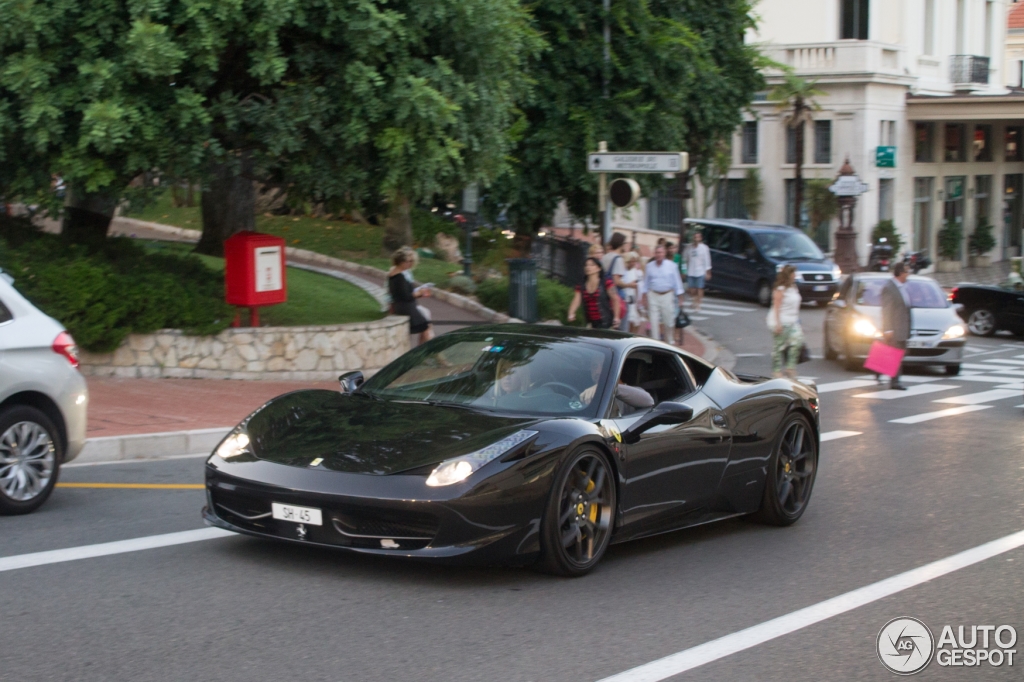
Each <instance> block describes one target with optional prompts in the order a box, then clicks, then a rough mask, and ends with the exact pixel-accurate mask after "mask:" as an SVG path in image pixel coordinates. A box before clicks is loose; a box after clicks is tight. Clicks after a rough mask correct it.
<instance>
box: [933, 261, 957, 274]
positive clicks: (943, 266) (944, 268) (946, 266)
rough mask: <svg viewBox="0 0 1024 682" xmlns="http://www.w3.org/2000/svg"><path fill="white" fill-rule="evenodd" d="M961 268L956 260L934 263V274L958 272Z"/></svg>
mask: <svg viewBox="0 0 1024 682" xmlns="http://www.w3.org/2000/svg"><path fill="white" fill-rule="evenodd" d="M961 269H962V266H961V264H960V261H958V260H940V261H938V262H937V263H935V271H936V272H960V270H961Z"/></svg>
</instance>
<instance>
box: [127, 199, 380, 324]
mask: <svg viewBox="0 0 1024 682" xmlns="http://www.w3.org/2000/svg"><path fill="white" fill-rule="evenodd" d="M178 210H185V209H178ZM188 210H197V209H188ZM145 220H152V218H145ZM153 222H158V221H153ZM169 224H174V223H169ZM182 227H187V225H182ZM142 243H143V245H144V246H145V248H146V249H147V250H150V251H154V252H162V253H172V254H181V255H184V254H187V253H189V252H190V251H191V250H192V247H191V246H190V245H188V244H180V243H175V242H154V241H147V242H142ZM199 259H200V260H201V261H203V263H205V264H206V266H207V267H208V268H210V269H211V270H214V271H216V272H223V271H224V259H223V258H214V257H212V256H199ZM287 278H288V302H287V303H282V304H280V305H274V306H267V307H265V308H260V323H261V324H262V325H268V326H272V327H291V326H305V325H323V324H345V323H347V322H366V321H369V320H379V319H381V318H382V317H384V313H382V312H381V311H380V304H378V303H377V301H376V299H374V298H373V297H372V296H370V295H369V294H368V293H366V292H365V291H363V290H362V289H360V288H359V287H357V286H355V285H353V284H349V283H348V282H345V281H343V280H340V279H335V278H333V277H328V276H326V275H321V274H318V273H315V272H309V271H307V270H300V269H298V268H288V272H287ZM245 314H246V313H244V312H243V323H244V322H245V321H246V320H247V318H246V317H245Z"/></svg>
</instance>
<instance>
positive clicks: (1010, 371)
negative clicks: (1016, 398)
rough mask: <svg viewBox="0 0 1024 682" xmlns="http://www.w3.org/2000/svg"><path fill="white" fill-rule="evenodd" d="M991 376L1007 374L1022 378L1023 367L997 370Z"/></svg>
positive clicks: (1023, 375) (1023, 373)
mask: <svg viewBox="0 0 1024 682" xmlns="http://www.w3.org/2000/svg"><path fill="white" fill-rule="evenodd" d="M992 374H1003V375H1006V374H1009V375H1010V376H1013V377H1024V367H1021V368H1020V369H997V370H996V371H994V372H992Z"/></svg>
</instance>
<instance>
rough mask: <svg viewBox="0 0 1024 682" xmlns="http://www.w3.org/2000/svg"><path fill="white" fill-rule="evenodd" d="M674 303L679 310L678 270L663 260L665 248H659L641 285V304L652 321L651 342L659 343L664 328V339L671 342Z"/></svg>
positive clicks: (681, 293) (681, 300) (673, 323)
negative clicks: (656, 341)
mask: <svg viewBox="0 0 1024 682" xmlns="http://www.w3.org/2000/svg"><path fill="white" fill-rule="evenodd" d="M677 299H678V302H679V305H680V306H682V305H683V280H682V278H681V277H680V276H679V268H678V267H677V266H676V264H675V263H673V262H672V261H670V260H666V259H665V247H664V246H659V247H658V248H656V249H655V250H654V260H652V261H650V262H649V263H648V264H647V268H646V269H645V270H644V278H643V280H641V282H640V301H641V304H642V305H643V306H644V307H645V308H647V316H648V318H649V319H650V321H651V338H653V339H656V340H659V341H660V340H661V339H662V338H663V337H662V327H664V338H665V339H666V340H668V341H669V342H671V340H672V329H673V327H674V326H675V319H674V318H675V310H676V305H675V303H676V300H677Z"/></svg>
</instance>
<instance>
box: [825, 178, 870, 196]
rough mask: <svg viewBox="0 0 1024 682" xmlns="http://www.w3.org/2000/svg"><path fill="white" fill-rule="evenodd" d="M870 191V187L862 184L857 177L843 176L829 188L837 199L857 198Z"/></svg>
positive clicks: (864, 183)
mask: <svg viewBox="0 0 1024 682" xmlns="http://www.w3.org/2000/svg"><path fill="white" fill-rule="evenodd" d="M868 189H870V185H868V184H867V183H866V182H861V181H860V178H858V177H857V176H856V175H841V176H839V178H838V179H837V180H836V181H835V183H834V184H833V185H832V186H831V187H829V190H830V191H831V192H832V194H835V195H836V196H837V197H855V196H858V195H861V194H864V192H867V191H868Z"/></svg>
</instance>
